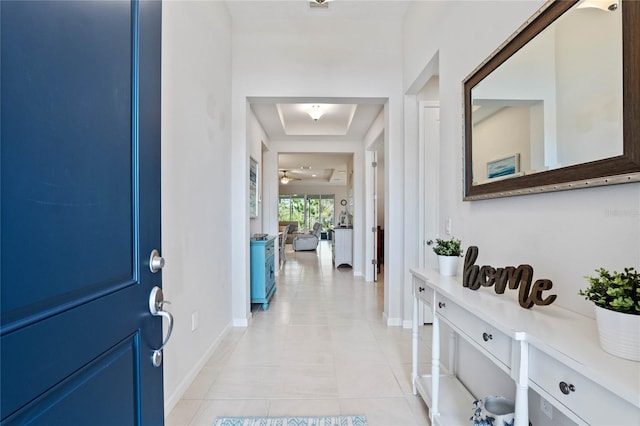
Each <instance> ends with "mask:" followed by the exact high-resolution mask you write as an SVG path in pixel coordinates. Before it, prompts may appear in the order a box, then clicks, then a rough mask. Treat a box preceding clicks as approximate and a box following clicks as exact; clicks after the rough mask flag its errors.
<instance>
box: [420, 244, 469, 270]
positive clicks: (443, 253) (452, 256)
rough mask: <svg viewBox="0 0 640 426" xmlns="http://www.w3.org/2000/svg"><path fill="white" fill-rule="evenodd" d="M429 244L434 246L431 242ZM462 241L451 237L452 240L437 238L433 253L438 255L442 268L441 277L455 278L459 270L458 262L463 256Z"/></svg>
mask: <svg viewBox="0 0 640 426" xmlns="http://www.w3.org/2000/svg"><path fill="white" fill-rule="evenodd" d="M427 244H429V245H432V244H433V241H431V240H429V241H428V242H427ZM460 244H462V241H460V240H458V239H456V238H455V237H451V239H450V240H443V239H441V238H436V242H435V245H434V246H433V251H434V252H435V254H437V255H438V265H439V267H440V275H446V276H454V275H456V272H457V270H458V260H459V259H460V256H462V248H461V247H460Z"/></svg>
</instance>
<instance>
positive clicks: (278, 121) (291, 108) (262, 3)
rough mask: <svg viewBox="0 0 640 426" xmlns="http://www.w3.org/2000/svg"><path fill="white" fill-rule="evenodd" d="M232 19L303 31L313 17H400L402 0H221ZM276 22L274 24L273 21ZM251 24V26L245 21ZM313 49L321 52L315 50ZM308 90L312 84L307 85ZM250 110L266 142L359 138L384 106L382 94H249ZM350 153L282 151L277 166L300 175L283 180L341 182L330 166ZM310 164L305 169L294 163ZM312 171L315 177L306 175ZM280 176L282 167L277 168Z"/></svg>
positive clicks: (337, 166)
mask: <svg viewBox="0 0 640 426" xmlns="http://www.w3.org/2000/svg"><path fill="white" fill-rule="evenodd" d="M226 3H227V6H228V9H229V13H230V14H231V17H232V21H234V22H236V23H244V24H247V23H251V22H252V21H255V22H259V23H261V24H263V25H264V24H265V22H266V23H270V24H268V25H273V26H274V27H277V26H278V25H282V24H283V22H286V25H288V26H291V25H294V24H295V27H296V28H300V30H301V31H303V30H304V29H305V28H308V27H309V26H311V27H313V26H314V25H315V24H318V23H319V22H323V23H326V24H327V25H328V26H329V27H331V25H333V23H335V22H337V21H340V22H351V23H353V22H357V21H372V20H373V21H381V22H386V21H387V20H389V19H401V18H402V17H403V16H404V13H405V11H406V8H407V5H408V4H409V3H410V2H408V1H402V0H386V1H370V0H331V1H330V2H328V3H329V4H328V7H327V8H312V7H310V5H309V3H310V2H309V1H308V0H227V2H226ZM278 22H280V24H279V23H278ZM249 26H251V25H249ZM318 54H320V55H321V54H322V51H319V52H318ZM310 90H313V86H312V85H311V86H310ZM249 102H250V104H251V109H252V111H253V113H254V114H255V116H256V118H257V119H258V121H259V122H260V125H261V126H262V128H263V129H264V131H265V133H266V134H267V137H268V139H269V140H270V141H289V142H309V141H310V142H323V141H331V142H336V141H362V140H364V137H365V135H366V133H367V131H368V130H369V129H370V127H371V125H372V124H373V122H374V120H375V119H376V117H377V116H378V115H379V114H380V112H381V111H382V109H383V107H384V103H385V99H382V98H317V97H305V98H295V97H294V98H291V97H289V98H285V97H282V98H255V99H250V100H249ZM312 105H321V106H322V107H323V109H324V111H325V112H324V114H323V116H322V117H321V118H320V119H319V120H318V121H314V120H313V119H311V117H309V115H308V114H307V113H306V111H307V110H308V109H309V108H310V107H311V106H312ZM351 162H352V156H351V155H350V154H349V155H345V154H336V155H333V156H331V155H326V154H308V153H307V154H295V153H288V154H282V155H281V156H280V159H279V165H278V168H279V169H280V170H283V169H286V170H290V172H288V173H287V175H289V176H291V177H299V178H301V179H303V180H301V181H292V182H290V183H289V184H288V185H293V186H295V185H301V184H304V185H346V184H347V178H348V176H346V174H347V173H348V172H347V173H345V174H344V175H342V174H340V175H338V174H337V173H335V171H336V170H342V169H346V167H347V165H349V169H350V168H351V166H350V164H351ZM309 165H311V166H312V169H311V170H302V169H300V167H303V166H309ZM312 174H315V175H316V177H312V176H311V175H312ZM280 175H282V172H280Z"/></svg>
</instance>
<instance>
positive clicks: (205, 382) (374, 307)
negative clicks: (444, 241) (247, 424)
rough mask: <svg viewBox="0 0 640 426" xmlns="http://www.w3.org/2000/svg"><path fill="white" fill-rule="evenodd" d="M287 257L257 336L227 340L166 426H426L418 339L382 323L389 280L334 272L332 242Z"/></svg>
mask: <svg viewBox="0 0 640 426" xmlns="http://www.w3.org/2000/svg"><path fill="white" fill-rule="evenodd" d="M287 249H288V253H287V257H288V261H287V262H286V263H285V265H284V267H283V268H282V269H281V271H280V275H279V276H278V278H277V286H278V287H277V292H276V294H275V295H274V297H273V299H272V300H271V303H270V305H269V309H268V310H267V311H263V310H262V308H261V307H260V306H261V305H254V310H253V319H252V322H251V325H250V327H248V328H234V329H233V330H232V331H231V332H230V333H229V334H228V335H227V336H226V337H225V339H224V340H223V341H222V343H221V344H220V346H219V347H218V348H217V350H216V351H215V353H214V354H213V355H212V356H211V358H210V360H209V361H208V362H207V364H206V366H205V367H204V368H203V370H202V371H201V372H200V374H199V375H198V376H197V377H196V379H195V380H194V382H193V384H192V385H191V387H190V388H189V389H188V391H187V392H186V393H185V395H184V396H183V398H182V399H181V400H180V401H179V402H178V404H177V405H176V407H175V408H174V409H173V411H172V412H171V413H170V414H169V416H168V417H167V419H166V424H167V425H168V426H182V425H203V426H210V425H211V424H213V421H214V419H215V418H216V417H217V416H273V417H277V416H320V415H365V416H366V418H367V422H368V424H369V425H371V426H376V425H385V426H396V425H397V426H400V425H428V424H429V421H428V412H427V409H426V407H425V405H424V403H423V401H422V400H421V399H420V397H418V396H414V395H413V394H412V389H411V330H408V329H402V328H400V327H387V326H386V325H385V323H384V321H383V319H382V311H383V300H384V297H383V291H384V284H383V282H382V274H381V275H380V281H379V282H378V283H367V282H365V281H364V280H363V279H361V278H354V277H353V273H352V272H353V271H352V269H351V268H348V267H347V268H344V267H342V268H340V269H335V268H334V267H333V265H332V262H331V248H330V247H329V245H328V243H327V242H325V241H323V242H321V244H320V246H319V247H318V249H317V250H316V251H311V252H293V251H291V247H290V246H287ZM421 329H422V330H421V334H420V344H421V348H420V350H421V351H428V350H429V339H430V335H429V333H430V327H422V328H421ZM423 353H425V352H423ZM427 353H428V352H427ZM420 367H421V369H422V370H421V371H425V370H426V369H428V365H424V364H423V365H421V366H420Z"/></svg>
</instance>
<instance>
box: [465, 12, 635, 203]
mask: <svg viewBox="0 0 640 426" xmlns="http://www.w3.org/2000/svg"><path fill="white" fill-rule="evenodd" d="M639 3H640V2H635V1H626V0H625V1H619V0H581V1H555V2H549V3H547V4H546V5H545V6H544V7H543V8H542V9H541V10H540V11H539V12H538V13H537V14H536V15H535V17H534V18H532V20H531V21H530V22H528V23H527V25H525V26H523V27H522V28H521V30H519V31H518V32H517V33H516V34H515V35H514V36H513V37H512V38H511V39H510V40H509V41H508V42H506V43H505V44H504V45H503V46H501V47H500V48H499V49H498V50H497V51H496V52H495V53H494V54H493V55H492V56H491V57H490V58H488V59H487V61H485V63H483V64H482V65H480V66H479V67H478V69H477V70H476V71H474V72H473V73H472V74H471V75H470V76H469V77H468V78H467V79H466V80H465V82H464V89H465V90H464V91H465V199H475V198H490V197H495V196H508V195H520V194H525V193H531V192H540V191H547V190H559V189H571V188H574V187H585V186H586V185H602V184H611V183H621V182H626V181H638V180H640V176H639V172H640V142H639V137H638V131H637V130H638V129H639V128H640V126H639V125H638V123H636V121H637V120H634V119H630V117H637V111H638V109H637V108H638V107H637V104H638V102H640V100H639V99H638V97H639V94H638V91H639V90H640V89H639V87H638V86H639V82H640V77H639V76H638V74H639V73H640V64H639V61H640V53H639V52H640V47H639V41H638V37H639V36H640V31H639V30H638V29H636V27H637V25H636V24H637V20H638V19H639V16H640V4H639ZM594 6H595V7H594ZM634 111H635V112H634ZM634 114H635V115H634ZM625 173H632V174H633V175H627V176H624V179H618V178H616V179H599V180H597V181H596V180H594V179H593V178H605V177H608V176H618V177H620V176H621V175H623V174H625ZM585 179H590V180H589V181H586V182H583V183H584V185H582V186H580V185H573V183H575V182H577V181H582V180H585ZM569 183H572V184H569ZM558 184H563V185H560V186H558ZM532 188H534V189H535V190H532ZM523 189H526V190H524V191H523Z"/></svg>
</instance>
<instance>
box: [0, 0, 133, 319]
mask: <svg viewBox="0 0 640 426" xmlns="http://www.w3.org/2000/svg"><path fill="white" fill-rule="evenodd" d="M96 7H99V8H100V10H101V13H100V15H98V14H96V13H95V12H93V13H92V10H94V9H95V8H96ZM131 22H132V7H131V4H129V3H128V2H122V1H116V2H101V3H100V4H96V2H84V1H82V2H77V1H74V2H58V1H55V2H31V1H28V2H3V4H2V46H3V47H2V55H3V57H2V81H3V83H4V82H5V81H6V82H10V84H3V85H2V105H3V108H2V116H3V117H2V133H3V143H2V170H3V172H2V173H3V179H2V187H3V188H2V197H3V203H2V218H3V221H2V224H3V226H2V235H3V239H2V244H3V246H2V252H3V256H2V278H3V280H7V281H9V282H11V283H13V284H14V285H12V287H11V288H10V289H6V288H5V287H4V286H3V287H2V293H3V294H2V296H3V297H2V298H1V303H2V312H3V316H2V321H3V325H8V322H11V321H15V320H18V319H20V318H21V317H24V316H26V315H29V314H32V313H33V312H36V311H37V312H41V310H42V309H43V307H50V308H54V307H55V306H56V305H60V304H63V303H66V302H68V301H69V300H76V299H77V298H78V297H81V296H85V297H90V296H91V294H92V293H94V292H97V291H104V290H105V289H106V288H109V287H117V286H118V284H120V283H121V282H122V281H130V280H131V279H132V277H133V258H134V257H133V251H132V245H131V242H132V232H133V223H132V221H133V216H132V214H131V212H132V201H133V199H132V179H133V176H132V146H131V132H132V125H131V123H132V114H131V91H132V83H131V67H132V39H133V31H132V28H131ZM79 33H81V34H82V38H79V37H77V36H76V34H79ZM5 176H6V177H8V178H9V179H6V178H4V177H5ZM8 245H10V247H8ZM22 259H30V264H31V265H33V267H30V268H25V267H24V264H23V262H22V261H21V260H22ZM89 264H91V265H92V267H90V268H85V267H83V268H78V267H77V265H89ZM49 282H55V283H59V285H55V286H51V285H47V283H49ZM6 291H11V297H4V293H5V292H6ZM30 305H34V306H30Z"/></svg>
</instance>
